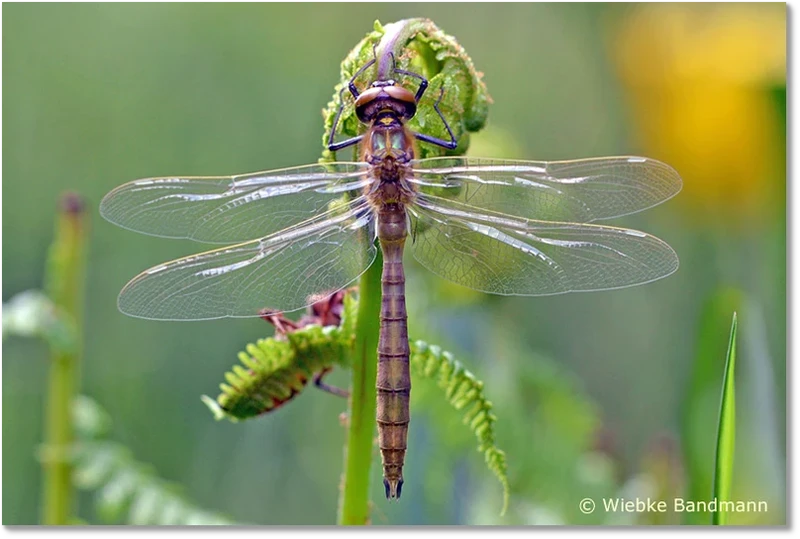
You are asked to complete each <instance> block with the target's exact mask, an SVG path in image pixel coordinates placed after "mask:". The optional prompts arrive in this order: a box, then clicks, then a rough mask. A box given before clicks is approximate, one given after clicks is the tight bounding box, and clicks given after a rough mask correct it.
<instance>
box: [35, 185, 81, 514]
mask: <svg viewBox="0 0 800 539" xmlns="http://www.w3.org/2000/svg"><path fill="white" fill-rule="evenodd" d="M84 215H85V214H84V211H83V203H82V202H81V200H80V199H79V198H78V197H77V196H75V195H67V196H65V197H64V198H63V200H62V205H61V208H60V212H59V215H58V220H57V222H56V235H55V239H54V241H53V244H52V246H51V248H50V249H51V250H50V254H49V258H48V268H47V275H46V281H47V284H46V288H47V294H48V296H49V297H50V299H51V301H52V302H53V304H54V305H55V307H56V309H57V314H58V316H59V317H61V318H62V319H63V320H64V322H65V323H66V325H67V326H68V327H69V328H70V329H71V331H70V337H71V338H69V339H67V341H64V340H63V339H61V340H58V339H52V338H51V339H50V349H51V363H50V374H49V380H48V392H47V396H46V398H47V405H46V408H45V413H46V417H45V436H44V453H43V459H42V467H43V480H44V502H43V506H42V522H43V524H47V525H64V524H68V523H69V522H70V521H71V520H72V517H73V506H74V502H73V498H74V496H73V491H72V477H71V476H72V465H71V462H70V451H71V448H72V443H73V425H72V414H71V410H72V402H73V400H74V398H75V396H76V394H77V385H78V384H77V379H78V366H79V363H80V355H81V336H82V334H83V333H82V331H81V329H82V328H81V325H82V324H81V322H82V320H81V313H82V301H83V282H84V265H83V260H84V247H85V236H86V226H85V222H84Z"/></svg>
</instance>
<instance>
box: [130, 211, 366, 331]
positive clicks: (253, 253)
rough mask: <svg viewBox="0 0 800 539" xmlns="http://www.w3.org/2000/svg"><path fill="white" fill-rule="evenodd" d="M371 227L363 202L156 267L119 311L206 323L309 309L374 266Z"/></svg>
mask: <svg viewBox="0 0 800 539" xmlns="http://www.w3.org/2000/svg"><path fill="white" fill-rule="evenodd" d="M373 223H374V219H373V214H372V213H371V211H370V210H369V208H368V206H367V204H366V201H365V200H364V198H363V197H360V198H358V199H356V200H355V201H353V202H352V203H351V204H349V205H348V204H342V205H340V206H339V207H336V208H334V209H332V210H330V211H328V212H326V213H324V214H322V215H320V216H318V217H317V218H315V219H313V220H310V221H307V222H305V223H303V224H301V225H298V226H295V227H292V228H289V229H286V230H283V231H281V232H278V233H276V234H273V235H271V236H267V237H265V238H261V239H259V240H255V241H249V242H247V243H241V244H238V245H232V246H229V247H223V248H221V249H217V250H214V251H209V252H206V253H201V254H198V255H194V256H189V257H186V258H181V259H179V260H175V261H173V262H168V263H166V264H163V265H160V266H156V267H154V268H151V269H149V270H147V271H145V272H143V273H141V274H140V275H138V276H137V277H136V278H134V279H133V280H132V281H131V282H130V283H128V284H127V285H126V286H125V288H124V289H123V290H122V292H121V293H120V296H119V308H120V310H121V311H122V312H124V313H126V314H129V315H131V316H136V317H139V318H149V319H153V320H207V319H213V318H224V317H248V316H257V315H258V314H259V311H260V310H261V309H263V308H265V307H269V308H272V309H275V310H278V311H292V310H295V309H299V308H301V307H305V306H307V305H309V304H310V303H313V302H314V301H316V300H318V299H319V298H318V297H317V298H313V297H310V296H312V295H313V294H318V293H321V292H333V291H335V290H338V289H340V288H343V287H345V286H347V285H348V284H349V283H351V282H352V281H354V280H355V279H356V278H357V277H358V276H359V275H361V273H362V272H363V271H364V270H366V269H367V268H368V267H369V265H370V264H372V261H373V260H374V259H375V245H374V239H375V231H374V225H373Z"/></svg>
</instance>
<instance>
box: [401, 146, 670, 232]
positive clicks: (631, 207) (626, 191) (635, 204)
mask: <svg viewBox="0 0 800 539" xmlns="http://www.w3.org/2000/svg"><path fill="white" fill-rule="evenodd" d="M414 173H415V178H414V179H412V180H411V181H412V182H413V183H415V184H417V185H418V186H419V190H420V191H421V192H422V193H427V194H430V195H435V196H440V197H444V198H448V199H451V200H455V201H458V202H461V203H462V204H464V205H466V206H469V208H470V209H471V210H472V211H476V212H477V211H480V210H489V211H494V212H498V213H503V214H506V215H511V216H514V217H520V218H523V219H537V220H541V221H575V222H578V223H589V222H592V221H596V220H600V219H611V218H612V217H619V216H621V215H628V214H630V213H635V212H638V211H641V210H644V209H646V208H649V207H651V206H655V205H656V204H659V203H661V202H663V201H665V200H667V199H668V198H670V197H672V196H674V195H675V194H677V193H678V191H680V190H681V178H680V176H678V173H677V172H675V170H674V169H672V168H671V167H669V166H668V165H665V164H664V163H661V162H659V161H655V160H653V159H647V158H644V157H603V158H598V159H581V160H576V161H553V162H544V161H539V162H537V161H505V160H498V159H483V158H474V157H442V158H432V159H424V160H420V161H416V162H415V164H414Z"/></svg>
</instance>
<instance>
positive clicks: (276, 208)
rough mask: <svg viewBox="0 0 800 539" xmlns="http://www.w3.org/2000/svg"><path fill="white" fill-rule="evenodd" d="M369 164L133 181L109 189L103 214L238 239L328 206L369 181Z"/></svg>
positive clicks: (168, 230)
mask: <svg viewBox="0 0 800 539" xmlns="http://www.w3.org/2000/svg"><path fill="white" fill-rule="evenodd" d="M367 170H368V167H367V166H366V165H365V163H332V164H327V165H322V164H320V165H307V166H301V167H294V168H289V169H282V170H270V171H265V172H255V173H252V174H241V175H237V176H220V177H163V178H149V179H143V180H136V181H133V182H129V183H126V184H124V185H122V186H120V187H118V188H116V189H114V190H113V191H111V192H110V193H109V194H108V195H106V197H105V198H104V199H103V201H102V202H101V204H100V213H101V214H102V215H103V217H105V218H106V219H108V220H109V221H111V222H112V223H115V224H117V225H119V226H122V227H124V228H127V229H130V230H134V231H136V232H142V233H145V234H151V235H154V236H162V237H167V238H188V239H191V240H195V241H200V242H206V243H222V244H229V243H240V242H244V241H248V240H252V239H254V238H259V237H263V236H268V235H270V234H272V233H275V232H278V231H280V230H283V229H285V228H287V227H289V226H292V225H295V224H297V223H300V222H302V221H305V220H307V219H310V218H312V217H315V216H317V215H319V214H320V213H322V212H324V211H326V210H327V209H328V208H329V206H330V204H331V203H335V202H336V201H337V200H338V199H340V198H341V197H342V195H343V194H344V193H348V192H351V193H353V197H352V198H355V196H357V195H358V194H360V193H359V191H360V190H361V189H363V187H364V186H365V185H367V184H368V183H369V181H370V180H369V179H368V177H367Z"/></svg>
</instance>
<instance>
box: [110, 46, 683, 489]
mask: <svg viewBox="0 0 800 539" xmlns="http://www.w3.org/2000/svg"><path fill="white" fill-rule="evenodd" d="M376 61H378V60H377V58H373V59H372V60H371V61H369V62H367V63H365V64H364V65H363V66H362V67H361V68H360V69H359V70H358V71H357V72H356V73H355V75H354V76H353V78H352V79H350V81H349V84H348V85H346V86H345V87H343V88H342V91H341V92H340V94H339V97H340V108H339V110H338V112H337V115H336V118H335V122H334V126H333V129H332V130H331V134H330V138H329V140H328V149H329V150H331V151H332V152H336V151H339V150H342V149H344V148H348V147H353V146H356V145H358V148H359V151H360V159H359V160H358V161H337V162H331V163H321V164H311V165H305V166H299V167H294V168H285V169H280V170H269V171H264V172H256V173H251V174H241V175H234V176H216V177H188V176H185V177H184V176H166V177H160V178H148V179H141V180H136V181H133V182H130V183H127V184H124V185H122V186H120V187H118V188H116V189H115V190H113V191H111V192H110V193H109V194H108V195H107V196H106V197H105V198H104V199H103V201H102V203H101V206H100V211H101V214H102V215H103V216H104V217H105V218H106V219H108V220H109V221H111V222H112V223H115V224H117V225H119V226H122V227H124V228H127V229H130V230H134V231H137V232H141V233H145V234H151V235H155V236H163V237H167V238H188V239H190V240H194V241H197V242H205V243H212V244H218V247H217V248H215V249H213V250H210V251H207V252H203V253H200V254H195V255H192V256H187V257H185V258H180V259H178V260H174V261H172V262H167V263H164V264H160V265H158V266H155V267H153V268H150V269H148V270H146V271H144V272H143V273H141V274H139V275H138V276H136V277H135V278H134V279H133V280H131V281H130V282H129V283H128V284H127V285H126V286H125V287H124V288H123V290H122V292H121V293H120V296H119V299H118V306H119V309H120V310H121V311H122V312H123V313H125V314H128V315H131V316H135V317H140V318H146V319H152V320H208V319H217V318H224V317H232V318H236V317H251V316H259V315H260V314H261V313H262V309H263V307H265V306H270V307H272V308H273V309H272V310H271V312H272V313H273V314H277V313H280V312H288V311H293V310H297V309H300V308H303V307H306V306H308V305H309V304H310V303H312V302H313V301H317V300H318V296H315V294H318V293H319V292H320V291H330V290H342V289H344V288H346V287H348V286H350V285H351V284H352V283H353V282H354V281H356V280H357V279H358V277H359V276H360V275H361V274H362V273H363V272H365V271H366V270H367V269H368V268H369V267H370V265H371V264H372V263H373V262H374V261H375V259H376V255H377V252H378V249H380V250H381V252H382V255H383V269H382V276H381V283H382V284H381V291H382V298H381V310H380V335H379V343H378V349H377V359H378V376H377V394H378V401H377V414H376V415H377V417H376V419H377V424H378V444H379V446H380V451H381V456H382V461H383V475H384V488H385V493H386V497H387V498H399V497H400V495H401V492H402V486H403V465H404V461H405V454H406V448H407V438H408V427H409V419H410V412H409V397H410V392H411V379H410V375H409V343H408V331H407V318H408V317H407V312H406V300H405V274H404V267H403V253H404V250H405V247H406V244H407V243H408V244H409V246H410V251H411V252H412V253H413V256H414V258H415V259H416V260H417V261H418V262H419V263H420V264H421V265H422V266H424V267H425V268H427V269H428V270H430V271H432V272H433V273H435V274H437V275H439V276H440V277H443V278H444V279H447V280H449V281H452V282H454V283H457V284H459V285H463V286H466V287H469V288H472V289H475V290H478V291H482V292H487V293H492V294H501V295H519V296H539V295H550V294H562V293H566V292H583V291H595V290H607V289H614V288H623V287H628V286H633V285H638V284H643V283H648V282H651V281H654V280H656V279H660V278H662V277H665V276H667V275H670V274H671V273H673V272H675V271H676V270H677V268H678V257H677V255H676V254H675V251H673V249H672V248H670V246H669V245H668V244H667V243H665V242H664V241H662V240H660V239H658V238H656V237H654V236H652V235H650V234H646V233H644V232H639V231H636V230H630V229H625V228H617V227H613V226H606V225H600V224H596V223H595V222H596V221H602V220H606V219H611V218H615V217H620V216H623V215H628V214H632V213H635V212H638V211H641V210H644V209H647V208H650V207H652V206H655V205H657V204H659V203H661V202H663V201H665V200H667V199H669V198H671V197H672V196H674V195H675V194H677V193H678V191H680V189H681V178H680V176H679V175H678V174H677V173H676V171H675V170H673V169H672V168H671V167H669V166H668V165H666V164H664V163H662V162H659V161H656V160H653V159H648V158H644V157H605V158H592V159H581V160H572V161H551V162H545V161H519V160H502V159H488V158H478V157H466V156H460V157H446V156H445V157H433V158H426V159H418V158H416V151H417V148H416V146H417V144H418V143H423V144H432V145H435V146H438V147H440V148H444V149H447V150H453V149H455V148H456V147H457V146H458V141H457V139H456V137H455V136H454V134H453V131H452V129H451V128H450V125H449V124H448V122H447V120H446V119H445V117H444V115H443V114H442V112H441V110H440V108H439V104H440V102H441V100H442V96H443V95H444V88H443V87H442V88H441V89H440V92H439V97H438V99H437V100H436V101H435V103H434V104H433V107H434V109H435V111H436V113H437V114H438V116H439V118H440V119H441V121H442V122H443V124H444V127H445V129H446V131H447V133H448V135H449V139H441V138H437V137H434V136H431V135H429V134H426V133H421V132H414V131H412V130H411V129H410V128H409V127H408V126H407V122H408V121H409V120H410V119H411V118H413V117H414V116H415V114H416V112H417V106H418V104H419V102H420V99H421V98H422V96H423V95H424V94H425V92H426V89H427V87H428V85H429V83H428V80H427V79H426V78H424V77H423V76H422V75H419V74H417V73H413V72H411V71H405V70H401V69H399V68H398V67H397V65H396V62H395V60H394V57H393V56H392V57H391V61H387V60H386V58H385V57H383V56H382V57H381V59H380V61H379V62H378V65H377V66H376V69H375V72H376V76H375V77H374V79H373V81H372V82H371V84H369V86H368V87H366V88H364V89H363V91H360V90H359V88H358V85H357V84H356V81H357V80H358V77H359V76H360V75H361V74H362V73H365V72H366V70H367V69H369V68H370V67H372V65H374V64H375V63H376ZM398 76H399V77H404V78H405V80H407V81H408V80H410V79H413V80H414V81H415V82H414V84H415V85H416V91H412V90H411V89H409V87H408V86H410V84H408V85H403V84H401V83H400V82H398V80H396V77H398ZM346 90H349V92H350V94H351V95H352V99H353V100H354V101H353V106H354V108H355V113H356V115H357V117H358V119H359V120H360V122H361V123H362V125H363V126H364V127H365V129H364V132H363V133H362V134H360V135H357V136H354V137H352V138H348V139H346V140H342V141H338V142H337V141H335V134H336V132H337V127H338V124H339V120H340V118H341V115H342V111H343V110H344V108H345V98H344V97H345V93H344V92H345V91H346ZM409 237H410V241H407V240H408V239H409ZM310 298H316V299H314V300H313V301H312V299H310Z"/></svg>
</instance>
